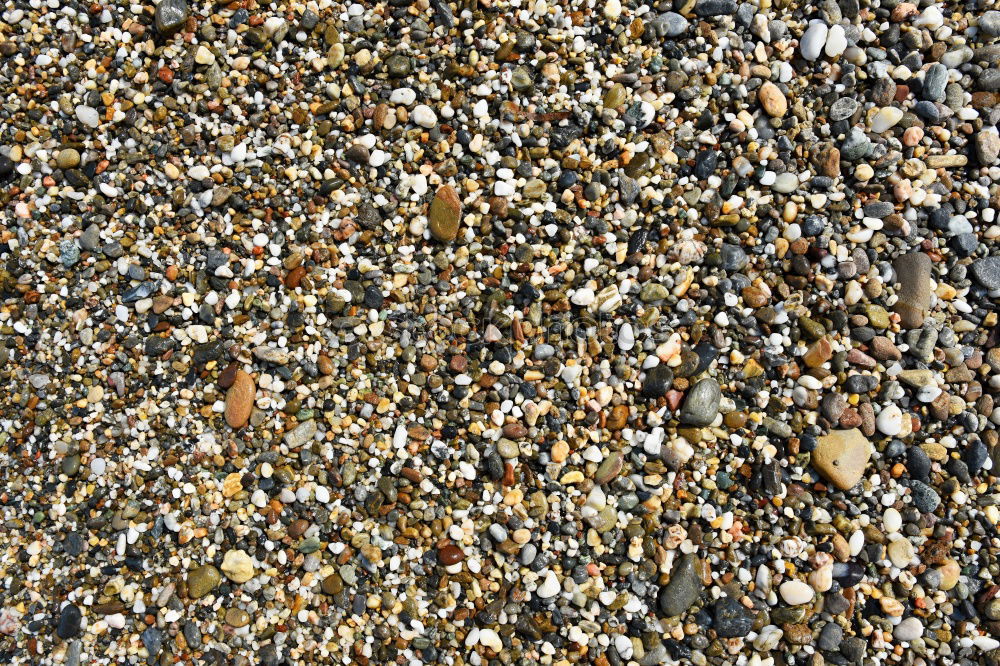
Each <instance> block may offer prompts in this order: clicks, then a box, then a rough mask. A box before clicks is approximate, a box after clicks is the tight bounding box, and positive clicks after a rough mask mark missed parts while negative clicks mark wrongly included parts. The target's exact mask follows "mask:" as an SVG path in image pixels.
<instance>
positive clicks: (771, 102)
mask: <svg viewBox="0 0 1000 666" xmlns="http://www.w3.org/2000/svg"><path fill="white" fill-rule="evenodd" d="M757 99H758V100H760V105H761V106H762V107H764V110H765V111H767V113H768V115H770V116H772V117H775V118H781V117H783V116H784V115H785V113H786V112H787V111H788V100H787V99H785V93H783V92H781V89H780V88H778V86H776V85H774V84H773V83H771V82H770V81H766V82H765V83H764V85H762V86H761V87H760V90H759V91H757Z"/></svg>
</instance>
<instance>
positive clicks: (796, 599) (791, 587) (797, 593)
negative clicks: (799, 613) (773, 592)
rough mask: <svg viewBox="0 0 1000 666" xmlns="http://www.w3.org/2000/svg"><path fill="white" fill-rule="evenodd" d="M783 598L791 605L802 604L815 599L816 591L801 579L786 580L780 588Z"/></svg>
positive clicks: (779, 592)
mask: <svg viewBox="0 0 1000 666" xmlns="http://www.w3.org/2000/svg"><path fill="white" fill-rule="evenodd" d="M778 594H780V595H781V599H782V600H783V601H784V602H785V603H786V604H788V605H789V606H801V605H802V604H807V603H809V602H811V601H812V600H813V597H815V596H816V593H815V592H813V589H812V588H811V587H810V586H809V585H808V584H806V583H803V582H802V581H801V580H786V581H785V582H784V583H782V584H781V586H780V587H779V588H778Z"/></svg>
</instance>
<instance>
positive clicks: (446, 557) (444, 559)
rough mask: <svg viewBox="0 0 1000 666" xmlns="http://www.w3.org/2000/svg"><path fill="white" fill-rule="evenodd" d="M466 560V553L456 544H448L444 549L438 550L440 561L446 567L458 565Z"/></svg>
mask: <svg viewBox="0 0 1000 666" xmlns="http://www.w3.org/2000/svg"><path fill="white" fill-rule="evenodd" d="M464 559H465V553H463V552H462V549H461V548H459V547H458V546H456V545H454V544H448V545H447V546H444V547H443V548H439V549H438V561H439V562H441V564H443V565H444V566H446V567H447V566H451V565H452V564H457V563H459V562H461V561H462V560H464Z"/></svg>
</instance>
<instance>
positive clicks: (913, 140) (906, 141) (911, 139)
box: [903, 127, 924, 148]
mask: <svg viewBox="0 0 1000 666" xmlns="http://www.w3.org/2000/svg"><path fill="white" fill-rule="evenodd" d="M923 138H924V129H923V128H922V127H907V128H906V131H905V132H903V145H904V146H909V147H911V148H912V147H913V146H915V145H917V144H918V143H920V140H921V139H923Z"/></svg>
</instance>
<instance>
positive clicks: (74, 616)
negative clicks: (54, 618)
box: [56, 604, 83, 640]
mask: <svg viewBox="0 0 1000 666" xmlns="http://www.w3.org/2000/svg"><path fill="white" fill-rule="evenodd" d="M82 622H83V613H82V612H80V608H79V607H78V606H75V605H73V604H66V605H65V606H63V609H62V611H60V613H59V624H58V626H57V627H56V635H58V636H59V638H62V639H63V640H65V639H68V638H73V637H74V636H77V635H79V633H80V625H81V623H82Z"/></svg>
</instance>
